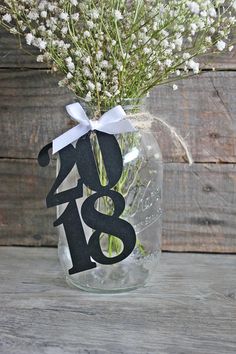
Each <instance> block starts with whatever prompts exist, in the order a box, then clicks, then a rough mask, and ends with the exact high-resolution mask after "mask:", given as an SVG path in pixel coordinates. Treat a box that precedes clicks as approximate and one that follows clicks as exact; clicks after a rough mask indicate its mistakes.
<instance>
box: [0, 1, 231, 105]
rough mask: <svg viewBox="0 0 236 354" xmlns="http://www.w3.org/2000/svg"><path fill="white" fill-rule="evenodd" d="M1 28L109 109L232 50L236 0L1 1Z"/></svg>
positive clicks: (87, 96)
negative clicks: (205, 57)
mask: <svg viewBox="0 0 236 354" xmlns="http://www.w3.org/2000/svg"><path fill="white" fill-rule="evenodd" d="M98 4H99V6H98ZM0 25H2V26H3V27H5V28H6V29H7V30H9V32H10V33H13V34H18V35H22V37H23V38H25V41H26V43H27V44H28V45H32V46H35V47H36V48H38V49H39V51H40V52H41V53H38V54H37V57H36V60H37V61H38V62H47V64H51V67H52V71H53V72H55V71H58V72H60V73H62V74H63V75H64V77H63V78H62V80H60V81H59V85H60V86H67V87H68V88H69V89H70V90H72V91H73V92H74V93H75V94H76V95H77V96H79V97H82V98H84V99H85V100H86V101H87V102H90V103H91V104H93V105H97V107H98V108H99V109H100V108H101V107H102V108H103V109H105V108H109V107H110V106H112V105H116V104H119V103H120V102H122V99H123V98H139V97H143V96H145V95H146V94H147V93H148V92H150V90H151V89H152V87H154V86H155V85H160V84H163V83H168V82H173V81H174V80H175V79H181V78H182V77H186V76H188V75H192V74H198V73H199V71H200V64H199V60H198V58H200V57H201V56H203V55H205V54H206V53H208V52H211V51H212V48H214V50H215V51H218V52H222V51H224V50H226V49H227V50H228V51H232V50H233V46H232V45H231V40H230V38H231V34H232V32H233V29H234V28H235V27H236V0H229V1H228V0H193V1H191V0H171V1H163V0H148V1H146V0H145V1H140V0H132V1H119V2H116V1H115V2H114V0H99V2H98V1H94V0H85V1H78V0H68V1H64V0H53V1H48V0H39V1H36V0H34V1H33V0H17V1H16V0H2V5H1V6H0ZM0 40H1V39H0ZM176 89H177V85H176V84H174V85H173V90H174V91H175V90H176Z"/></svg>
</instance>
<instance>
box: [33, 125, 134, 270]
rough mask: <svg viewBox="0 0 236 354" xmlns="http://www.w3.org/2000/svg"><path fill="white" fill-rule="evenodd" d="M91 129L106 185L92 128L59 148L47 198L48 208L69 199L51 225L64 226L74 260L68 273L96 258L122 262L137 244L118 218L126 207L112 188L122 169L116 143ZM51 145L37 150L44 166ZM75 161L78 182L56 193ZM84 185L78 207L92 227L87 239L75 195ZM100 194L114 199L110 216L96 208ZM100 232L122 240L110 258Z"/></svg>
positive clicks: (84, 267)
mask: <svg viewBox="0 0 236 354" xmlns="http://www.w3.org/2000/svg"><path fill="white" fill-rule="evenodd" d="M94 133H95V134H96V135H97V140H98V143H99V147H100V150H101V154H102V158H103V162H104V166H105V169H106V174H107V179H108V183H107V185H106V186H103V185H101V182H100V178H99V172H98V169H97V165H96V160H95V157H94V152H93V149H92V145H91V140H90V134H91V132H89V133H87V134H86V135H84V136H83V137H81V138H80V139H79V140H78V141H77V144H76V147H74V146H73V145H72V144H70V145H68V146H66V147H65V148H63V149H62V150H60V151H59V157H60V171H59V174H58V176H57V178H56V181H55V183H54V184H53V186H52V188H51V190H50V192H49V194H48V196H47V199H46V202H47V207H48V208H50V207H54V206H57V205H60V204H64V203H68V205H67V207H66V209H65V211H64V212H63V213H62V215H61V216H60V217H59V218H58V220H56V221H55V223H54V226H58V225H61V224H62V225H63V226H64V229H65V233H66V237H67V241H68V246H69V249H70V254H71V260H72V264H73V267H72V268H71V269H70V270H69V274H75V273H79V272H82V271H86V270H89V269H92V268H95V267H96V263H95V262H97V263H100V264H106V265H111V264H115V263H118V262H121V261H122V260H124V259H125V258H127V257H128V256H129V255H130V254H131V253H132V251H133V249H134V247H135V244H136V234H135V231H134V229H133V227H132V226H131V225H130V224H129V223H128V222H127V221H125V220H123V219H121V218H120V216H121V214H122V213H123V211H124V209H125V200H124V198H123V196H122V195H121V194H120V193H118V192H116V191H114V190H112V188H114V187H115V185H116V184H117V183H118V182H119V180H120V178H121V175H122V171H123V161H122V155H121V150H120V146H119V143H118V142H117V140H116V137H115V136H114V135H111V134H106V133H103V132H99V131H95V132H94ZM51 148H52V144H48V145H47V146H45V147H44V148H43V149H42V150H41V151H40V153H39V157H38V161H39V164H40V165H41V166H42V167H45V166H47V165H48V164H49V162H50V157H49V150H50V149H51ZM75 164H76V166H77V169H78V172H79V176H80V179H79V180H78V184H77V186H76V187H74V188H72V189H69V190H67V191H63V192H60V193H56V191H57V189H58V188H59V186H60V185H61V183H62V182H63V181H64V180H65V178H66V177H67V176H68V175H69V173H70V171H71V170H72V168H73V167H74V166H75ZM84 185H85V186H86V187H88V188H89V189H91V191H93V193H92V194H91V195H90V196H89V197H88V198H87V199H86V200H85V201H84V203H83V205H82V208H81V216H82V218H83V221H84V222H85V223H86V224H87V225H88V226H89V227H90V228H91V229H92V230H94V232H93V233H92V235H91V237H90V238H89V240H88V242H87V240H86V237H85V233H84V230H83V226H82V222H81V218H80V213H79V211H78V208H77V204H76V199H78V198H82V197H83V186H84ZM103 197H109V198H110V199H111V200H112V202H113V205H114V212H113V215H111V216H110V215H105V214H102V213H101V212H99V211H98V210H97V209H96V208H95V204H96V202H97V201H98V200H99V198H103ZM102 233H105V234H108V235H113V236H116V237H117V238H119V239H120V240H121V241H122V243H123V250H122V252H121V253H120V254H118V255H116V256H115V257H112V258H110V257H107V256H106V255H105V254H104V253H103V252H102V249H101V245H100V235H101V234H102ZM94 261H95V262H94Z"/></svg>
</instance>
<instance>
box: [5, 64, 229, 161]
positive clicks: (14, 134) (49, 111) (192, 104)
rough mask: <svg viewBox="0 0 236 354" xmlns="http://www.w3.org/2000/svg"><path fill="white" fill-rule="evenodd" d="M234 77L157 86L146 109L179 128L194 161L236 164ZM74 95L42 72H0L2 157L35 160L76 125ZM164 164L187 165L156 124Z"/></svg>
mask: <svg viewBox="0 0 236 354" xmlns="http://www.w3.org/2000/svg"><path fill="white" fill-rule="evenodd" d="M235 95H236V72H225V73H224V72H218V73H205V74H203V75H202V76H201V77H198V78H197V77H195V78H192V79H189V80H185V81H180V82H179V91H175V92H174V91H173V90H172V87H171V86H170V85H166V86H161V87H157V88H156V89H155V90H154V91H153V92H152V94H151V97H150V99H149V100H148V103H147V105H148V109H149V110H150V111H151V113H152V114H154V115H158V116H160V117H161V118H163V119H164V120H166V121H167V122H168V123H170V124H171V125H173V126H174V127H176V128H177V130H178V131H179V132H180V133H181V134H182V136H184V137H185V139H186V142H187V143H188V145H189V148H190V150H191V152H192V154H193V157H194V160H195V161H197V162H198V161H200V162H236V149H235V146H236V129H235V127H236V100H235ZM74 99H75V98H74V97H73V95H72V94H71V93H70V92H69V91H67V90H66V89H61V88H59V87H58V85H57V78H56V77H51V76H49V75H48V74H47V73H46V72H42V71H31V70H25V71H9V70H2V71H0V119H1V131H0V141H1V145H0V156H1V157H10V158H12V157H13V158H14V157H17V158H35V157H36V156H37V154H38V151H39V150H40V148H41V147H42V146H44V144H46V143H48V142H49V141H51V140H52V139H53V138H54V137H56V136H58V135H59V134H61V133H62V132H64V131H66V130H68V128H70V127H71V126H72V125H71V124H73V123H72V121H71V120H70V119H69V118H68V117H67V115H66V113H65V108H64V107H65V105H66V104H69V103H71V102H73V101H74ZM153 131H154V132H155V134H156V136H157V138H158V141H159V143H160V146H161V148H162V151H163V155H164V159H165V161H170V162H172V161H175V162H179V161H185V154H184V151H183V149H182V148H181V147H180V146H179V145H178V144H177V145H176V143H175V141H173V139H172V138H171V137H170V135H169V132H167V130H164V132H163V127H161V125H160V123H155V124H154V125H153Z"/></svg>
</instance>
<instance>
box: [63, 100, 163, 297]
mask: <svg viewBox="0 0 236 354" xmlns="http://www.w3.org/2000/svg"><path fill="white" fill-rule="evenodd" d="M143 107H145V106H143ZM143 107H142V106H141V107H140V106H139V107H138V109H139V113H138V114H136V113H137V107H134V105H126V106H125V105H123V108H124V109H125V111H126V112H127V114H129V117H128V118H129V119H130V120H131V121H133V122H134V123H135V121H136V120H137V121H140V119H141V121H142V122H144V123H145V122H146V121H147V120H148V114H147V113H146V112H145V109H144V108H143ZM85 109H86V107H85ZM86 111H87V115H88V116H89V117H90V119H92V118H93V116H90V113H89V109H86ZM132 112H136V113H133V115H132ZM116 138H117V141H118V143H119V145H120V148H121V152H122V157H123V173H122V176H121V179H120V181H119V182H118V184H117V185H116V186H115V187H114V190H115V191H118V192H119V193H120V194H122V195H123V197H124V199H125V205H126V207H125V210H124V212H123V214H122V215H121V216H120V218H122V219H124V220H126V221H127V222H129V223H130V224H131V225H132V226H133V228H134V230H135V232H136V236H137V242H136V246H135V248H134V250H133V252H132V253H131V254H130V255H129V256H128V257H127V258H126V259H124V260H123V261H121V262H120V263H116V264H112V265H103V264H98V263H97V266H96V268H93V269H90V270H87V271H84V272H80V273H77V274H73V275H69V272H68V270H69V269H71V267H72V261H71V256H70V250H69V247H68V243H67V238H66V235H65V232H64V227H63V226H62V225H60V226H59V227H58V232H59V244H58V254H59V259H60V263H61V265H62V267H63V269H64V272H65V276H66V281H67V283H68V284H70V285H72V286H75V287H77V288H80V289H83V290H86V291H90V292H99V293H117V292H124V291H128V290H132V289H136V288H138V287H143V286H145V285H147V284H148V283H149V282H150V280H151V279H152V276H153V275H154V274H155V273H156V272H157V265H158V261H159V257H160V253H161V224H162V209H161V197H162V178H163V165H162V155H161V151H160V148H159V145H158V143H157V141H156V139H155V137H154V135H153V133H152V131H151V129H148V128H146V127H143V128H142V130H138V131H137V132H134V133H125V134H120V135H117V136H116ZM90 139H91V143H92V146H93V151H94V157H95V160H96V162H97V166H101V168H104V166H103V161H102V160H101V159H102V158H101V154H100V153H99V145H98V142H97V139H96V136H95V134H94V133H92V134H91V138H90ZM59 168H60V161H59V158H58V161H57V173H58V171H59ZM100 172H102V170H100ZM102 175H104V174H102ZM78 179H79V172H78V170H77V167H76V166H75V167H74V168H73V170H72V171H71V173H70V174H69V175H68V176H67V178H66V180H65V181H64V182H63V183H62V185H61V186H60V189H59V192H61V191H63V190H67V189H70V188H73V187H75V186H76V185H77V182H78ZM101 183H102V181H101ZM92 193H93V192H92V191H91V190H89V189H88V188H87V187H84V193H83V197H82V198H80V199H77V201H76V202H77V206H78V210H79V211H80V210H81V206H82V204H83V203H84V201H85V200H86V198H87V197H88V196H89V195H91V194H92ZM66 206H67V205H66V204H63V205H59V206H58V207H57V216H58V217H59V216H60V215H61V214H62V213H63V211H64V210H65V208H66ZM96 209H97V210H98V211H99V212H100V213H103V214H106V215H112V213H113V209H114V207H113V205H112V202H111V200H109V198H106V197H103V198H100V199H99V200H98V201H97V205H96ZM81 221H82V219H81ZM82 223H83V228H84V232H85V235H86V239H87V241H88V240H89V238H90V237H91V235H92V233H93V230H91V229H90V228H89V227H88V226H87V225H86V224H85V223H84V222H83V221H82ZM122 245H123V244H122V241H121V240H120V239H118V238H117V237H115V236H113V235H107V234H101V236H100V246H101V249H102V251H103V253H104V255H105V256H106V257H115V256H117V255H118V254H120V253H121V252H122Z"/></svg>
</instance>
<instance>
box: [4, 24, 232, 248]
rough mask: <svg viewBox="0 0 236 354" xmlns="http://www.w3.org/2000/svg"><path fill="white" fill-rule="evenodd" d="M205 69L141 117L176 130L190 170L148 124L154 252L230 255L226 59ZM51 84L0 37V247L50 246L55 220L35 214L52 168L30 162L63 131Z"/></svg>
mask: <svg viewBox="0 0 236 354" xmlns="http://www.w3.org/2000/svg"><path fill="white" fill-rule="evenodd" d="M26 49H27V50H29V48H26ZM207 62H208V64H207V65H206V66H205V72H204V73H203V74H202V75H201V77H195V78H192V79H189V80H185V81H181V82H179V90H178V91H176V92H173V90H172V87H171V86H170V85H166V86H162V87H158V88H156V89H155V90H154V91H153V92H152V95H151V100H150V110H151V112H152V113H155V114H158V115H159V116H161V117H162V118H164V119H165V120H166V121H167V122H169V123H170V124H171V125H173V126H175V127H176V128H177V129H178V131H179V132H180V133H181V134H182V135H183V136H184V137H185V138H186V141H187V143H188V145H189V148H190V150H191V152H192V154H193V157H194V160H195V164H194V165H193V166H192V167H189V166H188V164H187V163H186V158H185V155H184V152H183V150H182V149H181V147H180V146H178V145H176V144H175V143H173V141H172V139H171V138H170V136H169V134H168V132H167V131H166V132H165V134H163V131H162V132H161V127H160V126H159V125H158V124H156V126H155V127H154V128H153V129H154V131H155V134H156V136H157V137H158V140H159V143H160V145H161V148H162V150H163V155H164V160H165V176H164V205H163V209H164V224H163V249H164V250H171V251H200V252H226V253H234V252H236V100H235V93H236V51H233V52H231V53H228V54H225V55H223V56H218V57H214V58H211V57H209V58H208V59H207ZM212 67H215V68H216V69H217V70H216V71H214V72H213V71H212V70H211V68H212ZM57 81H58V80H57V78H56V77H52V76H50V75H49V74H48V73H47V68H46V67H44V66H43V65H41V64H37V63H35V60H34V58H33V57H31V56H29V55H28V54H27V53H25V52H24V51H21V50H20V49H18V48H17V40H16V39H15V38H13V37H12V36H9V35H7V34H6V33H5V32H4V31H1V32H0V122H1V131H0V142H1V143H0V177H1V181H0V199H1V206H0V232H1V233H0V245H28V246H46V245H47V246H55V245H56V243H57V236H56V230H55V229H54V228H53V227H52V221H53V219H54V213H55V210H46V208H45V205H44V196H45V195H46V192H47V191H48V188H49V186H50V185H51V182H52V180H53V178H54V174H55V172H54V167H53V166H52V167H51V169H42V168H40V167H39V166H38V165H37V161H36V157H37V153H38V151H39V150H40V148H41V147H42V146H43V145H44V144H46V143H48V142H49V141H51V140H52V138H54V137H55V136H58V135H59V133H61V132H64V131H65V130H67V129H68V128H69V127H70V120H69V119H68V117H67V115H66V114H65V109H64V107H65V105H66V104H68V103H71V102H72V101H73V95H72V94H71V93H70V92H68V91H67V90H64V89H61V88H59V87H58V85H57Z"/></svg>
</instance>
